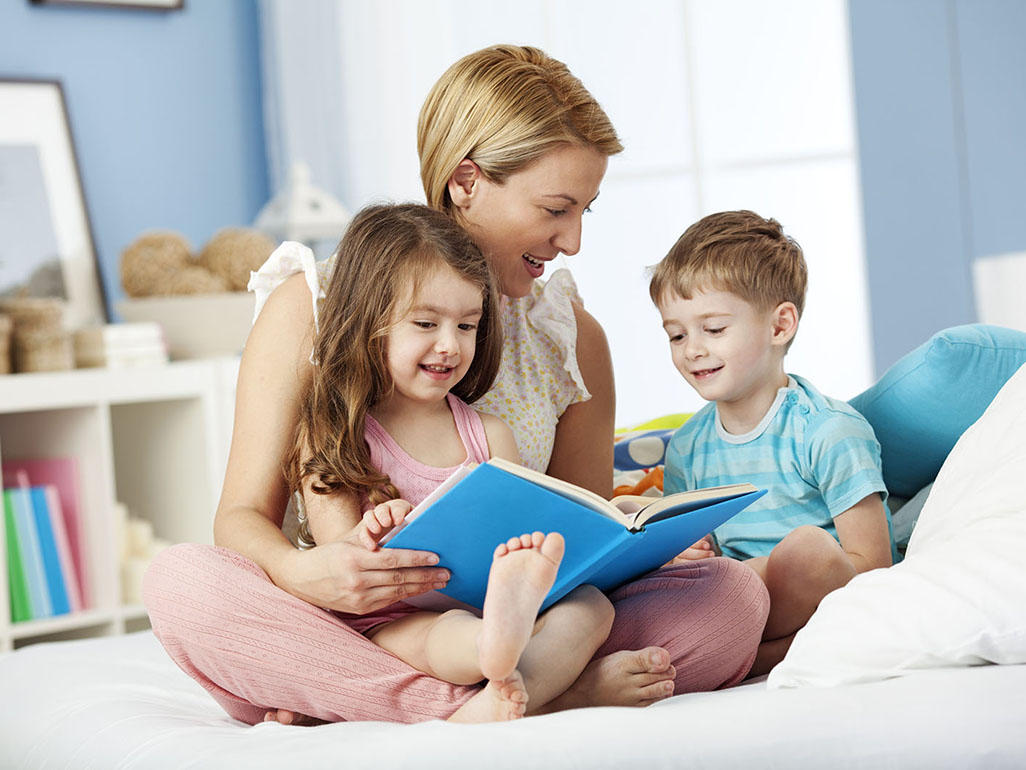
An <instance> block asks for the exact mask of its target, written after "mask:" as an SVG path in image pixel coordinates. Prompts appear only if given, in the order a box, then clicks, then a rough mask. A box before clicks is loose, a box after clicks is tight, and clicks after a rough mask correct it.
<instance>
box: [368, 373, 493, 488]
mask: <svg viewBox="0 0 1026 770" xmlns="http://www.w3.org/2000/svg"><path fill="white" fill-rule="evenodd" d="M446 398H447V399H448V401H449V409H450V411H451V412H452V416H453V420H454V421H455V422H456V431H457V432H458V433H459V435H460V440H461V441H462V442H463V446H464V447H465V448H466V450H467V459H466V460H464V461H463V463H461V464H462V465H466V464H467V463H471V462H473V463H483V462H485V461H486V460H487V459H488V457H489V454H488V438H487V437H486V436H485V429H484V423H483V422H481V415H479V414H478V413H477V412H475V411H474V410H473V409H471V408H470V407H469V406H467V405H466V404H465V403H463V401H461V400H460V399H459V398H458V397H456V396H454V395H453V394H452V393H449V394H448V395H447V396H446ZM364 438H365V439H366V440H367V445H368V446H369V447H370V453H371V462H372V463H374V467H375V468H377V469H378V470H380V471H382V472H384V473H387V474H388V477H389V478H390V479H391V480H392V483H393V484H395V486H396V488H397V489H398V490H399V492H400V493H401V494H402V496H403V499H404V500H406V501H408V502H409V503H410V504H411V505H416V504H417V503H419V502H420V501H421V500H423V499H424V498H425V497H427V496H428V495H429V494H430V493H431V492H433V491H434V490H435V487H437V486H438V485H439V484H441V483H442V482H443V481H445V480H446V479H447V478H449V476H451V475H452V473H453V471H455V470H456V469H457V468H458V467H460V466H458V465H456V466H453V467H451V468H438V467H436V466H434V465H425V464H424V463H422V462H420V461H418V460H414V459H413V458H412V457H410V456H409V455H408V454H407V453H406V452H405V451H403V448H402V447H401V446H399V444H397V443H396V441H395V439H393V438H392V437H391V436H390V435H388V433H387V432H386V431H385V429H384V428H382V427H381V424H380V423H379V422H378V421H377V420H375V419H374V418H373V417H371V416H370V415H369V414H368V415H367V420H366V424H365V427H364Z"/></svg>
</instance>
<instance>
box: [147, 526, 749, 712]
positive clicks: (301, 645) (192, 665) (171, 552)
mask: <svg viewBox="0 0 1026 770" xmlns="http://www.w3.org/2000/svg"><path fill="white" fill-rule="evenodd" d="M143 598H144V601H145V602H146V606H147V609H148V610H149V612H150V620H151V622H152V623H153V629H154V633H155V634H156V635H157V638H158V639H160V641H161V643H162V644H163V645H164V647H165V649H166V650H167V651H168V653H169V654H170V656H171V658H172V659H173V660H174V661H175V662H176V663H177V664H178V665H179V667H180V668H181V669H182V670H183V671H185V672H186V673H187V674H189V675H190V676H192V677H193V678H194V679H196V681H198V682H199V683H200V684H201V685H203V687H205V688H206V689H207V690H208V691H209V692H210V693H211V695H212V696H213V697H214V698H215V699H216V700H217V701H218V703H220V704H221V706H222V707H223V708H224V709H225V711H227V712H228V713H229V714H230V715H231V716H233V717H235V718H237V719H240V720H242V721H244V722H248V723H250V724H254V723H256V722H259V721H261V720H262V719H263V717H264V714H265V713H266V712H267V711H268V710H273V709H278V708H280V709H287V710H290V711H293V712H295V713H298V714H305V715H308V716H311V717H315V718H318V719H324V720H326V721H340V720H359V719H371V720H384V721H394V722H419V721H424V720H428V719H446V718H448V717H449V716H450V715H451V714H452V713H453V712H454V711H456V709H457V708H459V707H460V706H461V705H462V704H463V703H465V702H466V701H467V700H469V699H470V697H471V696H473V695H474V694H475V693H476V692H478V689H477V688H473V687H463V686H457V685H450V684H447V683H445V682H441V681H439V680H436V679H432V678H431V677H429V676H427V675H425V674H422V673H421V672H419V671H417V670H416V669H414V668H412V667H410V666H407V665H406V664H404V663H402V661H400V660H398V659H397V658H395V657H393V656H392V655H389V654H388V653H387V652H385V651H384V650H382V649H380V648H379V647H377V646H376V645H375V644H374V643H373V642H371V641H370V640H368V639H366V638H365V637H363V636H362V635H360V634H358V633H356V632H355V631H353V630H352V629H351V628H349V627H348V626H346V625H345V624H344V623H343V622H342V621H340V620H339V619H338V618H337V617H335V616H334V615H332V614H331V613H329V612H326V611H324V610H321V609H318V608H317V607H313V606H311V605H309V604H307V603H306V602H304V601H302V600H300V599H297V598H296V597H294V596H292V595H291V594H288V593H286V592H285V591H282V590H281V589H279V588H278V587H277V586H275V585H274V584H273V583H271V581H270V580H269V579H268V578H267V576H266V575H265V574H264V572H263V571H262V570H261V569H260V568H259V567H257V566H256V565H255V564H253V562H251V561H249V560H248V559H246V558H244V557H242V556H239V555H238V554H235V553H233V552H231V551H228V550H226V549H223V548H213V547H210V546H199V545H191V544H184V545H178V546H174V547H173V548H170V549H168V550H167V551H164V552H163V553H162V554H160V555H159V556H158V557H157V558H156V559H155V560H154V563H153V565H152V566H151V567H150V570H149V571H148V572H147V574H146V579H145V581H144V586H143ZM611 598H612V600H613V604H614V607H615V608H616V617H615V619H614V621H613V628H612V631H611V632H610V635H609V638H608V639H607V641H606V643H605V644H604V645H602V647H601V648H600V649H599V651H598V652H597V653H596V655H595V658H594V659H593V660H592V662H591V663H590V664H589V666H588V668H586V669H585V671H584V673H583V674H582V675H581V677H580V678H579V679H578V680H577V682H576V683H575V684H574V685H573V686H572V687H571V688H570V689H569V690H568V691H567V692H566V693H564V695H563V696H560V697H559V698H556V699H555V700H554V701H552V702H551V703H549V704H548V705H547V707H546V709H545V710H547V711H550V710H551V711H554V710H559V709H563V708H573V707H578V706H602V705H631V704H641V703H644V702H650V701H651V700H654V699H657V697H664V696H665V695H666V694H669V693H661V694H659V695H658V696H651V697H650V696H648V695H646V693H645V683H646V682H652V683H654V685H653V686H658V683H659V682H660V681H661V680H662V679H664V678H665V677H666V674H665V671H666V670H667V666H671V665H672V667H675V672H674V674H673V679H674V684H675V692H678V693H681V692H693V691H698V690H714V689H717V688H719V687H727V686H729V685H732V684H736V683H737V682H739V681H741V679H743V678H744V676H745V674H746V673H747V671H748V668H749V667H750V666H751V663H752V660H753V659H754V657H755V651H756V649H757V647H758V644H759V639H760V637H761V635H762V628H763V626H764V624H765V622H766V614H767V613H768V611H769V600H768V597H767V595H766V589H765V587H764V586H763V584H762V581H761V580H759V579H758V577H756V575H755V573H753V572H752V571H751V570H750V569H748V568H747V567H745V566H744V565H743V564H741V563H739V562H735V561H733V560H730V559H704V560H702V561H700V562H696V563H694V564H686V565H679V566H675V567H669V568H666V569H663V570H659V571H658V572H654V573H650V574H649V575H646V576H645V577H643V578H641V579H639V580H637V581H635V582H633V583H630V584H628V585H626V586H623V587H622V588H620V589H618V590H617V591H615V592H614V593H613V594H612V597H611ZM656 647H658V648H663V649H665V650H666V652H668V653H669V660H668V661H667V662H666V664H665V666H664V665H662V664H661V663H659V662H657V660H656V659H658V658H661V657H662V655H663V654H664V653H662V652H661V651H658V650H655V649H654V648H656ZM626 651H631V652H626ZM641 696H645V697H641Z"/></svg>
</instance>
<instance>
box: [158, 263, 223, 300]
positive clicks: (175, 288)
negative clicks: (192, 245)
mask: <svg viewBox="0 0 1026 770" xmlns="http://www.w3.org/2000/svg"><path fill="white" fill-rule="evenodd" d="M226 291H228V285H227V284H226V283H225V281H224V279H223V278H222V277H221V276H219V275H214V274H213V273H211V272H210V271H209V270H207V269H206V268H205V267H202V266H201V265H195V264H193V265H188V266H186V267H182V268H179V269H178V270H177V271H175V273H174V274H173V275H171V276H170V277H169V278H168V281H167V290H166V291H164V292H161V293H162V294H175V295H179V294H219V293H222V292H226Z"/></svg>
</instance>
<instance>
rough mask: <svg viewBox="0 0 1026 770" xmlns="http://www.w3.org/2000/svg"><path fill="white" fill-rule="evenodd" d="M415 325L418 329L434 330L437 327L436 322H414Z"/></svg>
mask: <svg viewBox="0 0 1026 770" xmlns="http://www.w3.org/2000/svg"><path fill="white" fill-rule="evenodd" d="M413 325H414V326H416V327H417V328H418V329H433V328H434V326H435V322H434V321H414V322H413Z"/></svg>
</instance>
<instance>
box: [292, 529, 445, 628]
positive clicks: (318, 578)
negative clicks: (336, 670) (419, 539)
mask: <svg viewBox="0 0 1026 770" xmlns="http://www.w3.org/2000/svg"><path fill="white" fill-rule="evenodd" d="M362 526H363V525H362V523H361V524H360V525H359V526H358V527H356V528H355V529H354V530H353V532H352V533H351V534H350V535H349V536H348V537H347V538H346V539H344V540H339V541H336V542H333V543H325V544H324V545H319V546H316V547H314V548H311V549H310V550H308V551H299V550H296V551H294V552H293V553H292V554H291V555H290V557H289V562H288V564H287V565H285V566H286V569H285V570H283V573H284V574H283V575H282V578H281V580H280V582H279V581H276V582H278V585H279V586H280V587H281V588H284V589H285V590H286V591H288V592H289V593H291V594H293V595H294V596H298V597H299V598H300V599H303V600H304V601H308V602H310V603H311V604H315V605H317V606H318V607H324V608H325V609H330V610H336V611H338V612H349V613H352V614H355V615H366V614H367V613H369V612H374V611H375V610H379V609H381V608H382V607H387V606H388V605H390V604H393V603H394V602H397V601H400V600H402V599H406V598H408V597H410V596H416V595H418V594H422V593H425V592H427V591H433V590H437V589H439V588H444V587H445V584H446V583H447V582H448V580H449V571H448V570H447V569H442V568H440V567H435V566H433V565H436V564H438V556H436V555H435V554H433V553H429V552H427V551H410V550H405V549H399V548H384V549H378V550H374V551H371V550H368V548H367V546H366V545H365V544H364V543H363V542H362V541H361V540H360V530H361V529H362Z"/></svg>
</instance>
